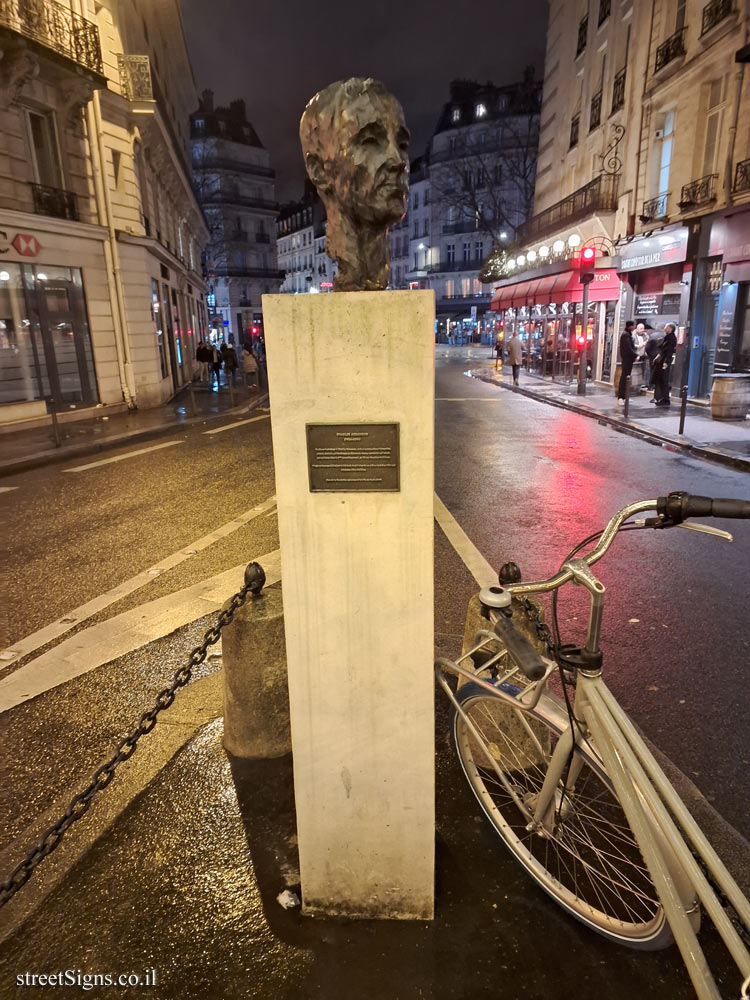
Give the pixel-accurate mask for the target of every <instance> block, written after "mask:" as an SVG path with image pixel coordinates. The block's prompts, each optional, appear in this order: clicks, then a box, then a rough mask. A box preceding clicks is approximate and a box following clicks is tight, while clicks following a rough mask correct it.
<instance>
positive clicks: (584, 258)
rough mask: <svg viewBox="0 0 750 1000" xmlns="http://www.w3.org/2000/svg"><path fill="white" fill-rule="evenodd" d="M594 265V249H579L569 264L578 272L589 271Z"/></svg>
mask: <svg viewBox="0 0 750 1000" xmlns="http://www.w3.org/2000/svg"><path fill="white" fill-rule="evenodd" d="M595 263H596V248H595V247H581V249H580V250H576V251H575V253H574V254H573V256H572V257H571V264H572V265H573V267H575V268H577V269H578V270H579V271H591V270H593V268H594V264H595Z"/></svg>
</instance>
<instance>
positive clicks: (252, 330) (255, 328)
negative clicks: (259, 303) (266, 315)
mask: <svg viewBox="0 0 750 1000" xmlns="http://www.w3.org/2000/svg"><path fill="white" fill-rule="evenodd" d="M250 332H251V333H252V335H253V336H254V337H257V336H258V327H257V326H254V325H253V326H251V327H250Z"/></svg>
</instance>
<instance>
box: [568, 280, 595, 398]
mask: <svg viewBox="0 0 750 1000" xmlns="http://www.w3.org/2000/svg"><path fill="white" fill-rule="evenodd" d="M585 277H586V278H587V277H588V275H583V274H582V275H581V281H583V279H584V278H585ZM592 278H593V275H592ZM581 309H582V315H581V333H582V334H583V347H582V348H581V356H580V358H579V359H578V395H579V396H585V395H586V359H587V357H588V352H589V283H588V281H583V302H582V303H581ZM574 315H575V314H574ZM573 327H574V329H575V323H574V324H573Z"/></svg>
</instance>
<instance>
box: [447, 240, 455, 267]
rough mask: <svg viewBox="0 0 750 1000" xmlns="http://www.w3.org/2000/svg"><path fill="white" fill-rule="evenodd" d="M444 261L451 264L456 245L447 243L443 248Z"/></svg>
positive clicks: (453, 259)
mask: <svg viewBox="0 0 750 1000" xmlns="http://www.w3.org/2000/svg"><path fill="white" fill-rule="evenodd" d="M445 259H446V260H447V261H448V263H449V264H453V263H454V261H455V260H456V244H455V243H449V244H448V245H447V246H446V248H445Z"/></svg>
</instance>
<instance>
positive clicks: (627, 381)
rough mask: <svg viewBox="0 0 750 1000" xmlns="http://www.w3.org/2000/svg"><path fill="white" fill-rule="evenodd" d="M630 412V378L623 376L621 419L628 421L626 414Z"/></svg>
mask: <svg viewBox="0 0 750 1000" xmlns="http://www.w3.org/2000/svg"><path fill="white" fill-rule="evenodd" d="M629 412H630V376H629V375H626V376H625V408H624V410H623V414H622V415H623V417H624V418H625V420H627V419H628V413H629Z"/></svg>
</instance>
